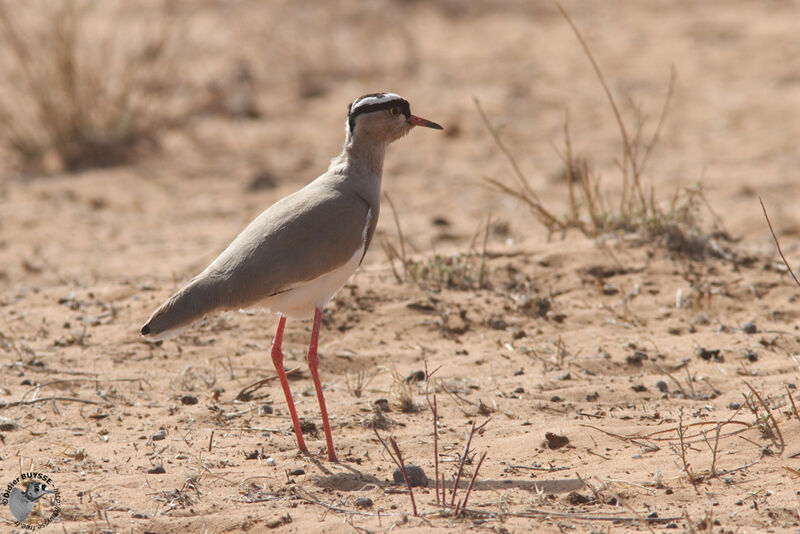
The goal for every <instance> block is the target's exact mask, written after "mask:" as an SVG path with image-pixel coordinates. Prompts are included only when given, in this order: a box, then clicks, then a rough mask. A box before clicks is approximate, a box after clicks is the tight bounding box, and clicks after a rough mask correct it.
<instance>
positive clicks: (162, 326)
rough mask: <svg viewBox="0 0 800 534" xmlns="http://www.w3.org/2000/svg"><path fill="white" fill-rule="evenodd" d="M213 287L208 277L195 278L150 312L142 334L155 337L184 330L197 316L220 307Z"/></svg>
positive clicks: (159, 337) (164, 336)
mask: <svg viewBox="0 0 800 534" xmlns="http://www.w3.org/2000/svg"><path fill="white" fill-rule="evenodd" d="M216 289H217V288H216V287H215V284H213V283H211V281H210V280H208V278H205V277H203V278H200V277H198V278H195V279H194V280H192V281H191V282H189V283H188V284H186V285H185V286H184V287H183V288H181V289H180V291H178V292H177V293H175V294H174V295H172V296H171V297H170V298H169V299H168V300H167V301H166V302H164V304H162V305H161V306H159V307H158V309H157V310H156V311H155V312H153V315H151V316H150V318H149V319H148V320H147V322H146V323H145V324H144V326H142V335H143V336H147V337H148V338H150V339H154V340H158V339H166V338H169V337H173V336H176V335H178V334H180V333H181V332H183V331H184V330H187V329H188V328H190V327H191V326H192V324H193V323H194V322H196V321H197V320H198V319H201V318H202V317H203V316H204V315H206V314H207V313H209V312H211V311H213V310H215V309H217V308H219V307H220V302H219V299H218V298H217V297H218V295H217V290H216Z"/></svg>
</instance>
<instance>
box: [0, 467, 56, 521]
mask: <svg viewBox="0 0 800 534" xmlns="http://www.w3.org/2000/svg"><path fill="white" fill-rule="evenodd" d="M45 495H50V496H51V497H50V498H47V499H44V500H43V499H42V497H44V496H45ZM40 502H42V503H43V504H42V505H41V506H40V508H41V507H44V508H42V509H41V510H40V512H42V513H40V514H35V515H34V518H33V519H31V518H30V516H31V512H32V511H33V509H34V508H35V507H36V505H37V504H38V503H40ZM0 505H8V509H9V510H10V511H11V515H13V516H14V519H15V520H16V521H14V524H16V525H17V526H21V527H23V528H25V529H26V530H39V529H41V528H44V527H46V526H47V525H49V524H50V523H51V522H52V521H53V520H54V519H56V518H57V517H59V516H60V515H61V492H60V491H59V490H58V488H56V487H55V486H54V485H53V479H52V478H50V477H49V476H48V475H46V474H44V473H40V472H37V471H31V472H24V473H20V475H19V476H18V477H16V478H15V479H14V480H12V481H11V482H10V483H8V484H7V485H6V486H5V487H4V488H0Z"/></svg>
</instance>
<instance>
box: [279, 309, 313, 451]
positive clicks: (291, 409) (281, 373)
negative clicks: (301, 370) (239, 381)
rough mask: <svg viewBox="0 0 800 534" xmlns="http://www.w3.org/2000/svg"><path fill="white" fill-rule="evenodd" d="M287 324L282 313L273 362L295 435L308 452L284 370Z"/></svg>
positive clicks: (298, 443) (302, 449) (300, 446)
mask: <svg viewBox="0 0 800 534" xmlns="http://www.w3.org/2000/svg"><path fill="white" fill-rule="evenodd" d="M285 326H286V317H284V316H283V315H281V318H280V320H279V321H278V331H277V332H275V341H274V342H273V343H272V363H273V364H275V371H277V373H278V380H280V381H281V387H283V394H284V395H285V396H286V404H288V405H289V414H290V415H291V416H292V426H294V435H295V436H296V437H297V447H298V448H299V449H300V452H308V449H306V442H305V441H303V431H302V430H300V421H299V420H298V419H297V412H296V411H295V409H294V400H292V392H291V391H290V390H289V381H288V380H287V379H286V371H284V370H283V353H282V352H281V343H282V342H283V328H284V327H285Z"/></svg>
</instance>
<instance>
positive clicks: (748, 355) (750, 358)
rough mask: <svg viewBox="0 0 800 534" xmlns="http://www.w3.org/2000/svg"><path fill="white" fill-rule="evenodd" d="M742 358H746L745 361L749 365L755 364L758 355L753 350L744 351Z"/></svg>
mask: <svg viewBox="0 0 800 534" xmlns="http://www.w3.org/2000/svg"><path fill="white" fill-rule="evenodd" d="M744 357H745V358H747V361H748V362H750V363H755V362H757V361H758V353H757V352H756V351H754V350H750V349H747V350H746V351H744Z"/></svg>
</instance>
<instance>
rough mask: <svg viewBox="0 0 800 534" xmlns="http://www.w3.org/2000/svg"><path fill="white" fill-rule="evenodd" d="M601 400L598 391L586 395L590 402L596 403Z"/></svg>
mask: <svg viewBox="0 0 800 534" xmlns="http://www.w3.org/2000/svg"><path fill="white" fill-rule="evenodd" d="M599 398H600V394H599V393H598V392H596V391H594V392H592V393H587V394H586V400H587V401H589V402H594V401H596V400H597V399H599Z"/></svg>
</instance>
